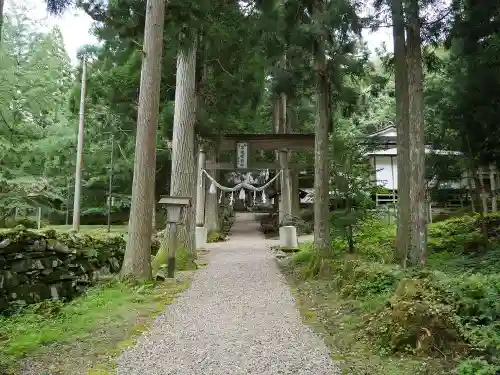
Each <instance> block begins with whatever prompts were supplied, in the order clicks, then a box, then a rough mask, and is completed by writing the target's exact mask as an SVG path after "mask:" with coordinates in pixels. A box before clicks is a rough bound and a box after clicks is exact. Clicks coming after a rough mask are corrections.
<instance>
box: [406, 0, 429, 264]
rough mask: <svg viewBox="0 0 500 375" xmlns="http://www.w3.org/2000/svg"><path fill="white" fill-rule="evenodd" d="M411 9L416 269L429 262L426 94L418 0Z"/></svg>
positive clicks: (409, 55)
mask: <svg viewBox="0 0 500 375" xmlns="http://www.w3.org/2000/svg"><path fill="white" fill-rule="evenodd" d="M407 9H408V26H407V35H408V43H407V48H408V50H407V59H408V87H409V125H410V132H409V134H410V163H409V165H410V217H411V242H410V251H409V256H408V262H409V265H412V266H415V265H418V264H425V263H426V262H427V256H426V252H427V214H426V211H427V210H426V200H425V143H424V142H425V141H424V96H423V95H424V94H423V69H422V41H421V36H420V18H419V5H418V0H409V1H408V6H407Z"/></svg>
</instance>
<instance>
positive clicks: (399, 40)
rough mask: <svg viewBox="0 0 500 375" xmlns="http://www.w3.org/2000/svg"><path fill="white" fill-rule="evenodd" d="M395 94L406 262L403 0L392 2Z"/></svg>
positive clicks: (401, 255)
mask: <svg viewBox="0 0 500 375" xmlns="http://www.w3.org/2000/svg"><path fill="white" fill-rule="evenodd" d="M391 12H392V20H393V21H392V23H393V30H392V32H393V41H394V60H395V84H396V85H395V94H396V132H397V149H398V155H397V164H398V221H397V238H396V258H397V259H398V261H399V262H400V263H401V264H402V265H403V266H406V259H407V256H408V249H409V244H410V241H409V239H410V207H409V205H410V200H409V198H410V183H409V180H410V178H409V173H410V171H409V168H408V166H409V164H410V145H409V143H410V141H409V123H408V106H409V103H408V100H409V99H408V70H407V64H406V40H405V20H404V12H403V0H392V3H391Z"/></svg>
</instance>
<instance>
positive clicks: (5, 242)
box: [0, 238, 12, 249]
mask: <svg viewBox="0 0 500 375" xmlns="http://www.w3.org/2000/svg"><path fill="white" fill-rule="evenodd" d="M11 243H12V240H11V239H10V238H6V239H4V240H3V241H1V242H0V249H5V248H7V247H9V245H10V244H11Z"/></svg>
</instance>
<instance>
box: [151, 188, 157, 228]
mask: <svg viewBox="0 0 500 375" xmlns="http://www.w3.org/2000/svg"><path fill="white" fill-rule="evenodd" d="M152 215H153V217H152V220H151V230H152V232H153V233H156V195H155V194H154V193H153V214H152Z"/></svg>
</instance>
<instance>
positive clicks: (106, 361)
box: [0, 281, 189, 374]
mask: <svg viewBox="0 0 500 375" xmlns="http://www.w3.org/2000/svg"><path fill="white" fill-rule="evenodd" d="M188 285H189V281H184V282H165V283H159V284H156V285H153V284H124V283H119V282H116V281H113V282H111V283H108V284H104V285H101V286H99V287H96V288H92V289H91V290H90V291H89V292H88V293H87V294H86V295H84V296H82V297H79V298H77V299H75V300H74V301H72V302H71V303H67V304H61V303H60V302H57V303H55V306H54V308H51V307H50V306H49V303H48V302H45V303H44V305H45V306H44V307H40V308H30V309H27V310H25V311H23V312H21V313H19V314H18V315H16V316H12V317H10V318H5V317H4V318H0V341H1V340H3V339H5V338H7V339H8V340H7V341H4V342H2V345H0V373H2V370H3V371H5V372H7V373H9V372H8V371H9V369H12V370H14V369H16V368H17V367H18V365H19V361H20V360H21V359H22V358H25V360H29V359H30V358H33V361H35V362H39V363H41V365H42V367H44V368H48V367H49V366H52V365H54V358H57V359H58V363H57V366H58V369H59V367H60V371H61V373H64V374H72V373H75V369H74V368H73V367H74V366H77V365H78V363H80V364H85V363H88V362H89V360H90V361H91V362H93V363H94V364H95V366H93V367H92V368H91V370H89V373H90V374H101V373H104V374H106V372H103V371H109V373H114V372H113V369H114V360H113V357H114V356H116V355H118V354H119V353H120V352H121V351H122V349H124V348H125V347H128V346H131V345H134V343H135V340H136V338H137V337H138V336H139V335H140V334H141V333H143V332H144V331H145V330H147V329H148V326H149V324H150V322H151V321H153V319H154V317H155V316H156V315H157V314H158V313H160V312H161V311H163V310H164V309H165V306H166V305H168V304H170V303H172V301H173V299H174V298H175V296H176V295H177V294H178V293H180V292H182V291H183V290H185V289H186V288H187V287H188ZM82 348H85V350H82ZM61 353H63V354H61ZM82 356H83V357H87V356H88V358H86V359H85V358H82ZM92 371H93V372H92ZM99 371H100V372H99ZM76 372H77V373H81V369H78V370H77V371H76Z"/></svg>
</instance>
